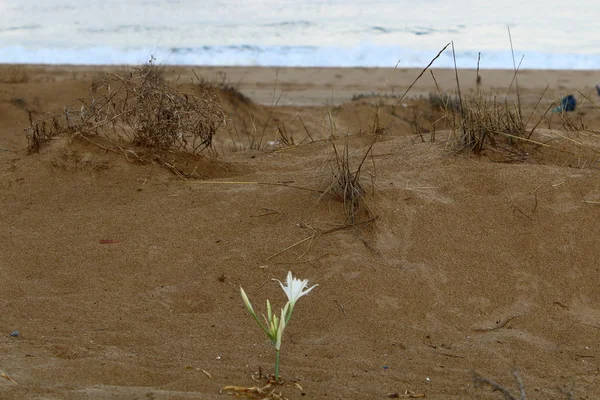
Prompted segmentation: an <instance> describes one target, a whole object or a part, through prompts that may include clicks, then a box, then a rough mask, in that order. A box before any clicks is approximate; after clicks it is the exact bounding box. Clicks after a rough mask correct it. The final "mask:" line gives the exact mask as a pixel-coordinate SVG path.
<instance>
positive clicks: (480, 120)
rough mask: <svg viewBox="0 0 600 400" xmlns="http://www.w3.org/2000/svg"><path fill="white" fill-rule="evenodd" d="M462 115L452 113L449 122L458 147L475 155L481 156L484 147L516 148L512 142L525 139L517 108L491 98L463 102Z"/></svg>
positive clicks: (479, 97) (480, 97)
mask: <svg viewBox="0 0 600 400" xmlns="http://www.w3.org/2000/svg"><path fill="white" fill-rule="evenodd" d="M462 110H463V113H462V114H460V115H459V114H457V113H455V112H452V113H451V115H449V118H451V120H452V126H453V128H454V132H455V134H456V133H458V135H457V136H458V137H459V146H460V148H461V149H466V150H468V151H470V152H472V153H474V154H481V152H482V150H483V149H484V148H485V146H486V145H490V146H492V147H498V145H499V143H501V142H502V143H505V144H509V145H512V144H515V143H514V141H513V139H514V138H522V137H525V136H527V132H526V130H525V123H524V121H523V120H522V118H521V116H520V113H519V111H518V108H517V106H516V105H511V104H509V103H508V102H507V101H506V100H505V101H504V102H500V101H498V99H497V98H496V97H495V96H494V97H490V98H487V97H482V96H478V97H475V98H473V99H465V100H463V102H462Z"/></svg>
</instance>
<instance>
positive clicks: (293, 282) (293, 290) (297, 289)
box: [275, 272, 319, 323]
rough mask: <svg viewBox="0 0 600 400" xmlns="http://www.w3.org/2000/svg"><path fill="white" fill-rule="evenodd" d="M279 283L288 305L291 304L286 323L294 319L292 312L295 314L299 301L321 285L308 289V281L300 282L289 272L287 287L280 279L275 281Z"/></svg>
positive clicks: (286, 281)
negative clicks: (295, 307)
mask: <svg viewBox="0 0 600 400" xmlns="http://www.w3.org/2000/svg"><path fill="white" fill-rule="evenodd" d="M275 280H276V281H277V282H279V285H280V286H281V288H282V289H283V291H284V292H285V295H286V296H287V298H288V303H289V304H290V309H289V314H287V315H286V321H285V322H286V323H287V322H288V321H289V320H290V318H292V312H294V306H295V305H296V302H297V301H298V299H299V298H300V297H302V296H305V295H307V294H308V293H309V292H310V291H311V290H313V289H314V288H315V287H317V286H319V285H313V286H311V287H310V288H308V289H306V287H307V286H308V279H303V280H300V279H298V278H294V277H293V276H292V273H291V272H288V274H287V278H286V280H285V285H284V284H283V283H281V281H280V280H279V279H275Z"/></svg>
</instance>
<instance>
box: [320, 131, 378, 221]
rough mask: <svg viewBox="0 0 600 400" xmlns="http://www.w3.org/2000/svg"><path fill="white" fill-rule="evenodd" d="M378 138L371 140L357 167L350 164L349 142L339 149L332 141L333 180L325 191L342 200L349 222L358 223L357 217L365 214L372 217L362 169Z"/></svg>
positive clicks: (367, 217)
mask: <svg viewBox="0 0 600 400" xmlns="http://www.w3.org/2000/svg"><path fill="white" fill-rule="evenodd" d="M376 139H377V137H375V140H373V142H371V145H370V146H369V148H368V149H367V151H366V152H365V154H364V156H363V158H362V160H361V161H360V163H359V164H358V167H357V168H356V169H353V168H352V167H351V165H350V154H349V150H348V144H347V143H346V144H345V145H344V146H343V148H342V149H338V147H337V146H336V145H335V142H334V141H333V140H332V141H331V144H332V146H333V156H334V157H333V162H332V170H333V180H332V182H331V184H330V185H329V187H328V188H327V190H326V191H325V192H326V193H328V194H330V195H331V196H333V197H334V198H336V199H337V200H339V201H340V202H342V204H343V206H344V214H345V215H346V219H347V223H349V224H354V223H356V222H357V220H358V219H359V218H357V217H358V216H360V215H364V216H365V217H366V218H365V219H370V218H371V217H372V216H371V211H370V209H369V207H368V205H367V203H366V201H365V194H366V191H365V189H364V186H363V183H362V181H361V171H362V168H363V166H364V164H365V161H366V159H367V157H368V155H369V154H370V153H371V149H372V148H373V145H374V144H375V141H376Z"/></svg>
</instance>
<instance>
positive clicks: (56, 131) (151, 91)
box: [26, 62, 225, 158]
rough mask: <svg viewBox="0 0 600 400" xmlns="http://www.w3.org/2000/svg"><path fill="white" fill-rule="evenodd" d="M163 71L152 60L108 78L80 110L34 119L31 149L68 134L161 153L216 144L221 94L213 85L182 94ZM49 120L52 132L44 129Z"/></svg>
mask: <svg viewBox="0 0 600 400" xmlns="http://www.w3.org/2000/svg"><path fill="white" fill-rule="evenodd" d="M161 72H162V71H161V69H159V68H158V67H156V66H154V65H153V64H152V63H151V62H150V63H149V64H148V65H145V66H143V67H141V68H135V69H133V70H132V71H131V72H129V73H126V74H108V75H106V76H105V77H104V79H103V80H102V81H100V82H95V84H94V85H93V87H92V88H91V96H90V98H89V100H82V101H81V102H82V105H81V106H80V107H79V108H78V109H77V108H75V107H65V108H64V110H63V112H62V113H61V114H52V115H46V116H44V117H43V118H41V119H40V120H36V121H30V126H29V127H28V128H27V129H26V131H27V137H28V139H29V150H30V151H33V152H35V151H39V144H40V143H42V142H44V141H47V140H48V139H49V138H51V137H52V136H56V135H60V134H64V133H69V134H77V135H80V136H83V137H85V138H91V137H94V136H102V137H103V138H105V139H108V140H110V141H112V142H115V143H116V142H118V141H125V142H129V143H131V144H133V145H135V146H138V147H142V148H145V149H150V150H156V151H172V150H178V151H185V152H189V153H192V154H197V153H199V152H200V151H202V150H203V149H205V148H207V147H209V146H210V145H211V144H212V140H213V137H214V135H215V134H216V132H217V129H218V128H219V126H220V124H221V123H223V122H224V118H225V117H224V113H223V111H222V109H221V105H220V103H219V101H218V99H217V97H216V94H215V93H214V92H213V91H212V90H211V89H210V88H208V87H204V88H203V91H201V92H200V95H190V94H185V93H182V92H180V91H178V90H177V89H174V88H173V87H171V86H169V85H168V84H167V83H165V81H164V79H163V78H162V73H161ZM49 120H51V121H53V122H52V127H53V128H52V129H51V130H48V129H46V130H44V127H45V126H47V125H48V121H49ZM40 137H42V138H44V139H45V140H43V141H40V140H38V138H40ZM117 148H120V147H118V146H117ZM138 158H139V157H138Z"/></svg>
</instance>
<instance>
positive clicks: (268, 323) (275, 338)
mask: <svg viewBox="0 0 600 400" xmlns="http://www.w3.org/2000/svg"><path fill="white" fill-rule="evenodd" d="M275 280H277V279H275ZM277 281H278V282H279V284H280V285H281V288H282V289H283V291H284V292H285V294H286V296H287V298H288V302H287V303H286V304H285V306H284V307H283V308H282V309H281V313H280V315H279V316H278V315H277V314H276V313H273V310H272V307H271V302H270V301H269V300H267V315H266V316H264V315H263V318H264V320H265V322H264V323H262V322H261V321H260V319H259V318H258V316H257V315H256V312H255V311H254V307H252V303H250V299H249V298H248V295H247V294H246V292H245V291H244V289H243V288H242V287H240V295H241V296H242V300H243V301H244V304H245V305H246V308H247V309H248V311H249V312H250V315H252V317H253V318H254V320H255V321H256V323H257V324H258V326H260V328H261V329H262V330H263V332H265V334H266V335H267V336H268V337H269V339H270V340H271V343H273V345H274V346H275V380H276V381H278V380H279V352H280V351H281V339H282V337H283V331H284V330H285V327H286V326H287V324H288V322H289V321H290V318H291V317H292V311H293V309H294V305H295V304H296V301H298V299H299V298H300V297H302V296H304V295H306V294H308V292H310V291H311V290H312V289H314V287H315V286H318V285H314V286H312V287H311V288H310V289H308V290H304V289H305V288H306V287H307V286H308V280H306V279H305V280H300V279H296V278H294V277H293V276H292V273H291V272H288V275H287V280H286V284H285V286H284V285H283V284H282V283H281V281H279V280H277Z"/></svg>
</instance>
